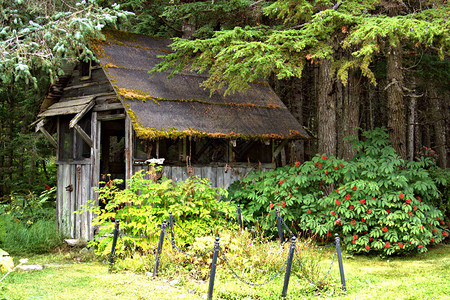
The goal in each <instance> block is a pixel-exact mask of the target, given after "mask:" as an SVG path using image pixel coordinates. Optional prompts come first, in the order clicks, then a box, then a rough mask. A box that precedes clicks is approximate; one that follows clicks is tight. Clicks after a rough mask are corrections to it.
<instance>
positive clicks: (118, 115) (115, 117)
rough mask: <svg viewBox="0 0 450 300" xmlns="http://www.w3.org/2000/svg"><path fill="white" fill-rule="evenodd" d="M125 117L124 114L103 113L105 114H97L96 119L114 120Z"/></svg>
mask: <svg viewBox="0 0 450 300" xmlns="http://www.w3.org/2000/svg"><path fill="white" fill-rule="evenodd" d="M121 119H125V114H114V115H105V116H100V115H99V116H98V120H100V121H114V120H121Z"/></svg>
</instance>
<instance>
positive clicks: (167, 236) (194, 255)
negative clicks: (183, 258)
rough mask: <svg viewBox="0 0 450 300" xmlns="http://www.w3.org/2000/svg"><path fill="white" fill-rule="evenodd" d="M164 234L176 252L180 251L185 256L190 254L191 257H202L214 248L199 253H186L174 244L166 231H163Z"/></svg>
mask: <svg viewBox="0 0 450 300" xmlns="http://www.w3.org/2000/svg"><path fill="white" fill-rule="evenodd" d="M164 235H165V236H166V238H167V239H168V240H169V242H170V243H171V244H172V246H173V247H174V248H175V249H177V250H178V252H180V253H182V254H184V255H187V256H191V257H202V256H205V255H206V254H208V253H210V252H212V251H213V250H214V248H211V249H209V250H208V251H206V252H203V253H200V254H191V253H186V252H184V251H183V250H181V249H180V248H179V247H178V246H177V245H176V244H175V241H174V240H172V239H171V238H170V237H169V235H168V234H167V233H165V232H164Z"/></svg>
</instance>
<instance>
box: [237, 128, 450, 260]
mask: <svg viewBox="0 0 450 300" xmlns="http://www.w3.org/2000/svg"><path fill="white" fill-rule="evenodd" d="M362 137H363V138H362V141H358V142H354V146H355V147H356V148H357V150H358V154H357V155H356V156H355V157H353V158H352V159H351V160H349V161H345V160H342V159H339V158H336V157H333V156H328V155H326V154H320V155H317V156H315V157H314V158H313V159H312V160H311V161H307V162H305V163H303V164H300V163H299V162H297V163H296V164H295V165H294V166H286V167H283V168H278V169H276V170H273V171H269V172H265V173H264V172H261V171H258V172H255V173H253V174H251V175H249V176H247V177H246V178H243V179H242V180H241V181H239V182H237V183H235V184H234V185H233V186H232V187H231V188H230V195H231V197H232V200H233V201H234V202H238V203H241V204H243V208H244V214H245V216H246V217H247V219H250V220H255V218H256V217H257V216H261V215H264V216H267V218H269V222H268V223H269V224H273V223H272V222H274V221H275V214H273V213H271V211H273V210H274V208H275V207H278V208H279V209H280V213H281V215H282V216H283V219H284V220H287V221H289V222H290V223H294V224H295V225H296V226H297V227H298V228H300V229H302V230H310V231H311V232H312V233H314V234H317V235H318V236H320V237H324V238H326V237H330V236H332V234H334V233H339V235H341V237H342V240H343V243H344V244H345V246H346V248H347V250H348V251H350V252H354V253H359V252H363V253H364V252H365V253H367V252H379V253H383V254H385V255H392V254H394V253H400V254H401V253H408V252H425V251H427V247H428V246H429V245H432V244H436V243H439V242H441V241H442V240H443V239H444V238H445V237H446V236H447V235H448V234H447V231H445V230H444V227H442V226H443V225H444V221H443V219H444V215H443V213H442V211H440V210H439V209H437V208H436V207H435V206H434V205H433V203H438V202H448V199H446V198H444V197H445V195H444V196H443V195H442V194H441V192H440V191H439V189H438V185H437V184H440V185H442V184H443V185H447V182H446V180H447V177H446V176H438V177H436V176H431V173H430V172H431V171H430V170H432V169H433V168H436V167H435V166H434V162H433V160H432V158H429V157H426V156H421V157H419V158H418V159H417V160H416V161H408V162H407V161H404V160H403V159H401V158H400V157H399V156H398V155H396V153H395V150H394V149H393V148H392V147H391V146H390V143H389V139H388V134H387V133H386V130H385V129H376V130H373V131H367V132H364V133H363V134H362Z"/></svg>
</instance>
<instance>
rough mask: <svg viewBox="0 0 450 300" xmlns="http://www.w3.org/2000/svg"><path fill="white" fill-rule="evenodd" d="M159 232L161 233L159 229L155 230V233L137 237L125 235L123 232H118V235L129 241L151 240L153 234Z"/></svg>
mask: <svg viewBox="0 0 450 300" xmlns="http://www.w3.org/2000/svg"><path fill="white" fill-rule="evenodd" d="M160 231H161V229H157V230H156V231H154V232H152V233H150V234H149V235H140V236H137V235H131V234H126V233H125V232H123V231H121V230H119V235H121V236H125V237H127V238H131V239H148V238H151V237H152V236H153V235H154V234H155V233H157V232H160Z"/></svg>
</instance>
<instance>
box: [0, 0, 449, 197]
mask: <svg viewBox="0 0 450 300" xmlns="http://www.w3.org/2000/svg"><path fill="white" fill-rule="evenodd" d="M116 3H118V4H120V5H118V4H116ZM0 11H1V13H0V24H1V27H0V82H1V85H0V197H2V198H3V199H4V200H5V201H7V199H8V196H9V195H12V194H13V193H29V192H40V191H42V190H43V189H45V184H47V185H49V186H52V185H54V184H55V182H54V181H55V177H54V174H55V168H54V164H53V161H52V157H53V156H54V150H53V148H52V146H51V145H50V144H49V143H48V142H47V141H46V140H45V138H44V137H43V135H41V134H38V133H34V132H33V128H32V126H30V125H31V124H32V123H33V121H34V120H35V118H36V115H37V113H38V111H39V108H40V103H41V101H42V98H43V96H45V94H46V93H47V91H48V90H49V87H50V85H51V84H53V83H55V82H56V79H57V76H58V74H61V73H60V72H61V71H60V69H61V65H62V63H63V61H64V60H77V59H79V60H85V59H90V58H91V56H92V52H91V51H90V50H89V48H88V40H89V39H91V38H99V37H101V33H100V31H101V29H102V28H103V27H105V26H107V27H109V28H116V29H120V30H127V31H133V32H137V33H143V34H149V35H154V36H160V37H168V38H173V37H175V38H176V39H175V44H174V48H175V49H176V50H177V51H176V52H175V53H174V54H171V55H169V57H168V58H167V59H166V61H165V62H164V63H163V64H161V65H160V66H159V71H163V70H168V69H169V70H171V71H173V72H177V71H180V70H181V69H183V68H185V67H190V68H192V69H193V70H194V71H202V72H203V71H206V72H209V74H210V77H209V79H208V80H207V81H205V82H204V87H205V88H209V89H211V91H212V92H219V90H220V91H221V92H224V91H225V92H226V93H233V92H236V91H245V89H246V87H248V84H249V83H251V82H253V81H258V80H261V79H267V80H268V81H269V82H270V84H271V85H272V87H273V88H274V89H275V91H276V92H277V94H278V95H279V96H280V97H281V99H282V100H283V102H284V103H285V104H286V106H287V107H288V108H289V109H290V111H291V113H292V114H293V115H294V116H295V117H296V118H297V120H298V121H299V122H300V123H301V124H302V125H303V126H304V127H305V129H306V130H307V131H308V132H309V134H310V135H311V137H312V138H311V139H310V140H308V141H298V142H296V143H294V144H293V146H292V147H290V148H289V151H288V153H286V154H287V155H286V157H287V162H288V163H293V162H296V161H304V160H308V159H310V158H311V157H313V156H314V155H315V154H316V153H327V154H329V155H337V156H338V157H341V158H345V159H348V158H350V157H352V156H353V155H354V154H355V151H356V150H355V149H352V148H351V147H350V144H349V143H348V142H347V141H344V140H343V138H344V137H346V136H356V137H358V134H359V132H360V131H359V130H358V128H361V129H362V130H370V129H374V128H376V127H381V126H384V127H387V128H388V132H389V135H390V139H391V142H392V145H393V146H394V148H395V149H396V151H397V153H398V154H399V155H400V156H402V157H403V158H404V159H408V160H412V159H414V158H415V157H417V156H431V157H432V158H434V159H435V160H436V164H437V165H439V166H440V167H442V168H448V167H449V164H450V151H449V149H450V99H449V98H450V92H449V71H450V62H449V59H448V51H449V46H450V38H449V27H450V25H449V23H448V16H450V9H449V4H448V3H447V1H442V0H440V1H437V0H436V1H433V0H429V1H428V0H417V1H414V0H412V1H401V0H394V1H383V0H348V1H327V0H310V1H304V0H279V1H262V0H257V1H248V0H223V1H222V0H212V1H210V0H208V1H183V2H182V1H177V0H155V1H147V0H118V1H108V0H98V1H94V0H90V1H79V3H77V1H73V0H38V1H31V0H28V1H27V0H13V1H6V0H0ZM149 76H150V74H149Z"/></svg>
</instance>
